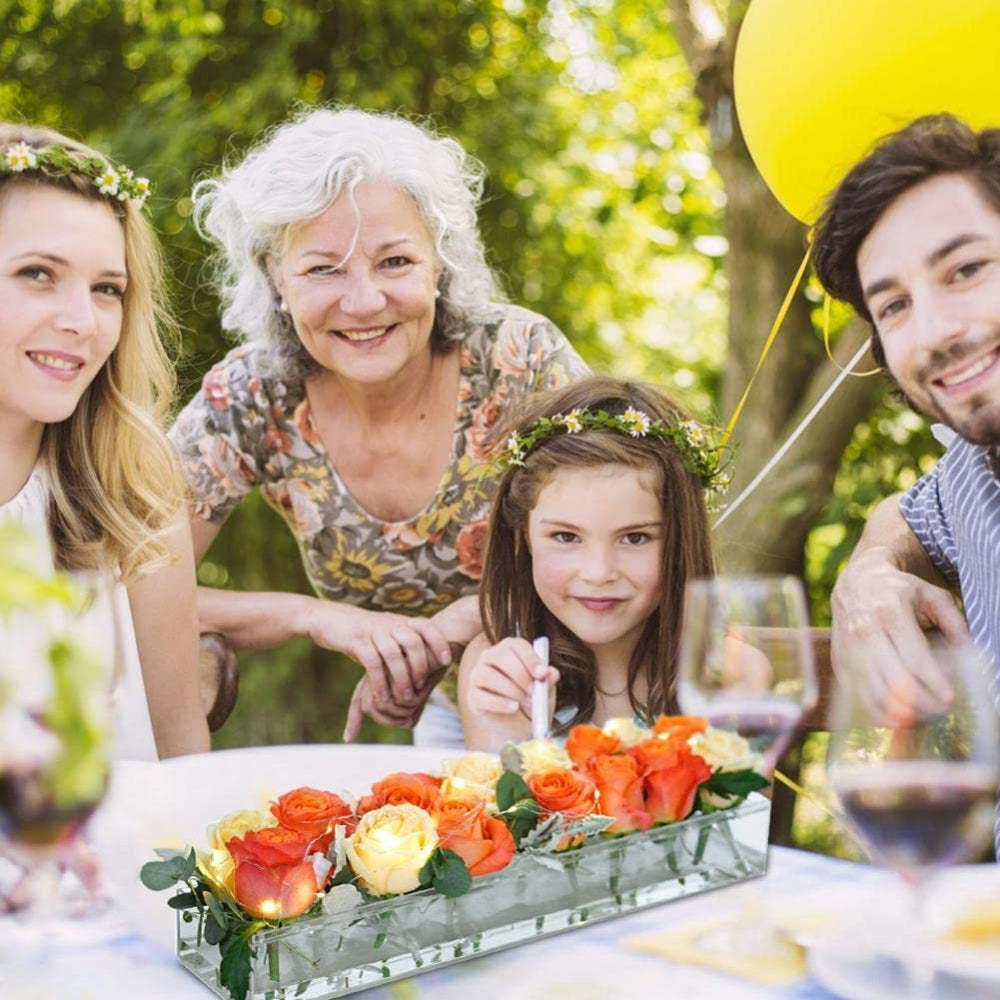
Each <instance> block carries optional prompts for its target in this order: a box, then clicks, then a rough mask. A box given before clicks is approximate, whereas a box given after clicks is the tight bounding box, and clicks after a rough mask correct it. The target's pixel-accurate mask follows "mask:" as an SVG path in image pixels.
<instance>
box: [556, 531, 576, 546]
mask: <svg viewBox="0 0 1000 1000" xmlns="http://www.w3.org/2000/svg"><path fill="white" fill-rule="evenodd" d="M552 538H553V539H554V540H555V541H557V542H561V543H562V544H563V545H568V544H569V543H570V542H575V541H576V535H575V534H574V533H573V532H572V531H553V532H552Z"/></svg>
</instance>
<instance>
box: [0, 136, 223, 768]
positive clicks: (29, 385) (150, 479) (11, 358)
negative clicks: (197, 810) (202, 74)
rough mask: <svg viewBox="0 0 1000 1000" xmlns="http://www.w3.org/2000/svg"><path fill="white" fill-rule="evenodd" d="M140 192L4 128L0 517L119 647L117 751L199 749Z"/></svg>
mask: <svg viewBox="0 0 1000 1000" xmlns="http://www.w3.org/2000/svg"><path fill="white" fill-rule="evenodd" d="M147 187H148V186H147V183H146V181H145V180H144V179H143V178H136V177H134V176H133V174H132V173H131V171H128V170H127V169H125V168H123V167H116V166H114V165H112V164H111V163H109V162H108V161H107V160H106V158H104V157H103V156H101V155H100V154H99V153H97V152H95V151H94V150H92V149H89V148H87V147H86V146H83V145H80V144H79V143H76V142H73V141H71V140H69V139H67V138H66V137H65V136H62V135H59V134H58V133H56V132H53V131H50V130H48V129H42V128H32V127H28V126H20V125H11V124H0V302H2V303H3V308H2V310H0V455H2V456H3V461H2V462H0V518H4V517H13V518H15V519H17V520H20V521H22V522H24V523H26V524H28V525H30V526H34V527H36V528H37V529H38V530H39V531H42V532H44V533H45V534H46V535H47V537H48V539H49V540H50V543H51V553H52V561H53V564H54V565H55V566H58V567H59V568H62V569H65V570H67V571H70V572H72V573H73V574H75V575H78V576H79V577H80V578H81V580H82V581H83V582H84V583H85V584H86V586H88V587H89V588H90V589H91V592H92V593H93V594H94V600H93V603H92V605H91V606H90V608H89V610H88V612H87V621H86V622H85V625H86V626H89V627H90V628H91V629H92V630H93V632H94V634H95V635H98V636H100V637H102V638H104V639H107V638H108V637H113V639H114V642H115V646H116V651H117V655H116V656H115V662H116V667H115V676H114V678H113V695H114V699H115V720H116V750H115V752H116V756H119V757H133V758H147V759H149V758H153V759H155V758H156V757H157V756H160V757H166V756H173V755H177V754H183V753H193V752H198V751H204V750H207V749H208V745H209V744H208V730H207V726H206V723H205V717H204V713H203V710H202V707H201V704H200V698H199V692H198V676H197V615H196V610H195V587H194V561H193V556H192V550H191V540H190V535H189V532H188V529H187V523H186V516H185V513H184V488H183V484H182V480H181V477H180V472H179V469H178V467H177V463H176V459H175V458H174V456H173V452H172V449H171V447H170V445H169V443H168V442H167V440H166V438H165V437H164V436H163V432H162V429H161V425H162V421H163V419H164V418H165V416H166V414H167V410H168V408H169V405H170V402H171V398H172V391H173V375H172V369H171V367H170V365H169V363H168V360H167V357H166V354H165V352H164V350H163V347H162V345H161V342H160V339H159V332H160V331H161V330H162V329H164V328H167V329H169V325H170V324H169V317H168V315H167V313H166V311H165V308H164V304H163V288H162V278H161V266H160V258H159V252H158V248H157V245H156V241H155V238H154V236H153V234H152V230H151V229H150V227H149V225H148V223H147V222H146V221H145V219H144V218H143V215H142V203H143V202H144V200H145V197H146V193H147Z"/></svg>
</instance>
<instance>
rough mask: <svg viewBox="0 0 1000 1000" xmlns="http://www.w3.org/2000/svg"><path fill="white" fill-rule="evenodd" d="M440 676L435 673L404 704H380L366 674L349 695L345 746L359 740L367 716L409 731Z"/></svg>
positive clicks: (438, 673) (385, 724) (440, 672)
mask: <svg viewBox="0 0 1000 1000" xmlns="http://www.w3.org/2000/svg"><path fill="white" fill-rule="evenodd" d="M443 673H444V671H443V670H440V671H437V672H436V673H435V674H434V675H432V678H431V682H430V683H428V684H427V685H425V687H424V688H423V689H422V690H421V691H419V692H417V693H416V694H415V695H414V696H413V698H412V699H411V700H410V701H408V702H406V703H404V704H399V703H398V702H393V701H388V702H386V701H382V700H380V699H379V698H378V697H377V696H376V694H375V692H374V690H373V688H372V684H371V680H370V678H369V677H368V675H367V674H366V675H365V676H364V677H362V678H361V680H360V681H358V683H357V686H356V687H355V688H354V694H352V695H351V703H350V705H349V706H348V708H347V722H346V723H345V725H344V742H345V743H353V742H354V740H356V739H357V738H358V736H359V735H360V733H361V723H362V722H363V721H364V717H365V716H366V715H367V716H369V717H370V718H372V719H374V720H375V721H376V722H378V723H380V724H381V725H383V726H393V727H395V728H396V729H402V728H409V729H412V728H413V727H414V726H415V725H416V724H417V720H418V719H419V718H420V713H421V712H422V711H423V709H424V702H426V701H427V698H428V697H429V695H430V693H431V691H432V690H434V684H435V683H437V681H438V680H440V678H441V675H442V674H443Z"/></svg>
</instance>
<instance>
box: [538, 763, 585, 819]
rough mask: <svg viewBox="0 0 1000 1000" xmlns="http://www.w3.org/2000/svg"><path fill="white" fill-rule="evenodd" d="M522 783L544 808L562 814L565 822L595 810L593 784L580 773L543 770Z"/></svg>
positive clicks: (562, 769) (565, 770)
mask: <svg viewBox="0 0 1000 1000" xmlns="http://www.w3.org/2000/svg"><path fill="white" fill-rule="evenodd" d="M525 783H526V784H527V786H528V788H529V789H531V794H532V795H533V796H534V799H535V801H536V802H537V803H538V804H539V805H540V806H541V807H542V808H543V809H547V810H548V811H549V812H557V813H562V814H563V815H564V816H566V817H567V818H568V819H579V818H580V817H581V816H589V815H590V814H591V813H592V812H594V811H595V810H596V809H597V799H596V795H597V789H596V787H595V786H594V782H593V781H591V779H590V778H589V777H587V775H585V774H582V773H581V772H580V771H570V770H568V769H566V768H561V769H559V770H555V771H545V772H544V773H542V774H532V775H530V776H529V777H528V778H527V779H526V782H525Z"/></svg>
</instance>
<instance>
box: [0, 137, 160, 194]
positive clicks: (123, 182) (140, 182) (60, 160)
mask: <svg viewBox="0 0 1000 1000" xmlns="http://www.w3.org/2000/svg"><path fill="white" fill-rule="evenodd" d="M27 170H33V171H38V172H40V173H43V174H45V175H46V176H47V177H67V176H69V175H70V174H82V175H83V176H84V177H89V178H90V179H91V180H92V181H93V182H94V187H96V188H97V190H98V191H99V192H100V193H101V194H103V195H105V196H107V197H109V198H117V199H118V200H119V201H130V202H132V204H133V205H135V207H136V208H142V206H143V205H145V204H146V199H147V198H148V197H149V191H150V187H149V181H148V180H147V179H146V178H145V177H136V176H135V174H133V173H132V171H131V170H129V168H128V167H124V166H122V165H121V164H117V165H116V164H112V163H111V161H110V160H105V159H104V158H103V157H101V156H77V155H74V154H73V153H71V152H70V151H69V150H68V149H66V147H65V146H58V145H53V146H29V145H28V144H27V143H26V142H23V141H22V142H15V143H12V144H11V145H9V146H7V148H6V149H4V150H3V151H2V152H0V174H22V173H24V172H25V171H27Z"/></svg>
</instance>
